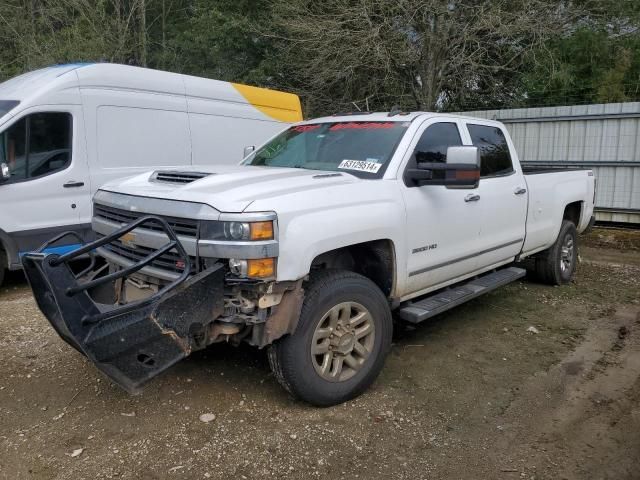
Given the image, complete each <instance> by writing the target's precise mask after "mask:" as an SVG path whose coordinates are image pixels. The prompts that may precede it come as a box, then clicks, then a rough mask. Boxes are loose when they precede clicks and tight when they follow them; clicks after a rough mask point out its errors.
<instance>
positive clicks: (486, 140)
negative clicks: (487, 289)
mask: <svg viewBox="0 0 640 480" xmlns="http://www.w3.org/2000/svg"><path fill="white" fill-rule="evenodd" d="M465 128H466V132H464V133H465V135H466V134H468V135H469V141H470V142H471V144H473V145H474V146H476V147H478V151H479V153H480V185H479V187H478V191H477V193H478V195H479V198H478V200H477V207H478V210H479V212H478V217H479V219H481V224H480V238H479V240H478V243H477V245H478V246H479V248H477V249H476V251H478V252H479V253H478V255H477V262H478V263H477V268H486V267H489V266H492V265H497V264H499V263H505V262H507V261H510V260H512V259H513V257H515V256H516V255H518V253H520V250H521V249H522V245H523V243H524V237H525V223H526V216H527V188H526V187H527V184H526V182H525V180H524V176H523V174H522V170H521V168H520V164H519V162H518V161H517V158H514V157H515V149H514V147H513V145H512V144H510V142H509V140H508V138H509V136H508V134H507V133H506V132H505V131H504V130H503V127H501V126H498V125H496V124H488V123H487V124H482V122H481V121H478V122H477V123H475V122H472V121H466V122H465Z"/></svg>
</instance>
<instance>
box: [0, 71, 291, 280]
mask: <svg viewBox="0 0 640 480" xmlns="http://www.w3.org/2000/svg"><path fill="white" fill-rule="evenodd" d="M301 119H302V112H301V108H300V100H299V98H298V97H297V96H296V95H293V94H289V93H284V92H277V91H273V90H267V89H262V88H256V87H250V86H247V85H239V84H234V83H228V82H221V81H217V80H209V79H205V78H198V77H191V76H187V75H180V74H176V73H168V72H161V71H157V70H149V69H145V68H138V67H130V66H126V65H115V64H74V65H60V66H54V67H49V68H44V69H42V70H36V71H33V72H30V73H26V74H24V75H20V76H18V77H15V78H13V79H11V80H8V81H6V82H4V83H1V84H0V167H1V170H0V205H1V207H0V249H1V250H0V283H1V282H2V277H3V276H4V271H5V268H9V269H19V268H21V266H20V261H19V259H20V255H21V254H22V253H24V252H27V251H30V250H34V249H36V248H38V246H39V245H41V244H42V243H43V242H44V241H46V240H48V239H50V238H52V237H54V236H55V235H56V234H57V233H59V232H63V231H66V230H74V231H76V232H78V234H79V235H80V237H81V238H82V239H83V240H87V239H89V235H90V232H91V224H90V222H91V198H92V196H93V194H94V193H95V192H96V190H98V188H99V187H100V186H101V185H102V184H103V183H105V182H107V181H109V180H112V179H115V178H118V177H124V176H128V175H134V174H136V173H138V172H143V171H147V170H149V169H153V168H155V167H164V168H163V169H164V170H166V167H168V166H176V167H177V166H182V165H192V164H193V165H195V164H217V163H223V162H227V163H228V162H229V161H233V159H238V161H240V160H241V159H242V157H243V148H244V147H245V146H249V145H258V144H261V143H263V142H264V141H266V140H267V139H268V138H270V137H271V136H273V135H275V134H276V133H277V132H279V131H280V130H282V129H283V128H285V127H286V126H287V124H288V123H290V122H296V121H300V120H301ZM174 180H175V181H180V179H179V178H176V179H174ZM78 243H79V239H77V238H76V239H72V238H65V239H62V240H61V241H60V242H58V243H57V244H56V245H55V246H52V247H50V249H49V250H48V251H54V252H66V251H69V250H71V249H73V248H75V247H76V246H77V244H78Z"/></svg>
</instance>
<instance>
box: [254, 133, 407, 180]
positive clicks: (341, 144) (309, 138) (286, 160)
mask: <svg viewBox="0 0 640 480" xmlns="http://www.w3.org/2000/svg"><path fill="white" fill-rule="evenodd" d="M408 126H409V122H332V123H315V124H311V125H297V126H294V127H291V128H289V129H288V130H285V131H284V132H282V133H281V134H280V135H278V136H277V137H275V138H274V139H273V140H271V141H270V142H269V143H267V144H266V145H264V146H263V147H262V148H260V149H258V150H257V151H256V152H254V153H253V154H252V155H250V156H249V157H247V159H246V160H245V161H244V164H245V165H257V166H267V167H291V168H305V169H309V170H329V171H335V172H346V173H351V174H353V175H355V176H358V177H361V178H381V177H382V175H383V174H384V171H385V170H386V168H387V164H388V162H389V160H390V159H391V157H392V155H393V153H394V151H395V149H396V147H397V146H398V143H399V142H400V139H401V138H402V135H404V133H405V131H406V130H407V127H408Z"/></svg>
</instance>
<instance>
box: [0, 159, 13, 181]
mask: <svg viewBox="0 0 640 480" xmlns="http://www.w3.org/2000/svg"><path fill="white" fill-rule="evenodd" d="M10 178H11V170H9V165H7V164H6V163H5V162H2V163H1V164H0V182H6V181H7V180H9V179H10Z"/></svg>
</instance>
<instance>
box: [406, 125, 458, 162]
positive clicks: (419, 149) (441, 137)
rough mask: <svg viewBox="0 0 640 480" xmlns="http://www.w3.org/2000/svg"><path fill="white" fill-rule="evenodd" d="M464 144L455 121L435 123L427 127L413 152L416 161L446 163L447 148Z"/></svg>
mask: <svg viewBox="0 0 640 480" xmlns="http://www.w3.org/2000/svg"><path fill="white" fill-rule="evenodd" d="M461 145H462V139H461V138H460V132H459V131H458V126H457V125H456V124H455V123H449V122H447V123H444V122H443V123H435V124H433V125H431V126H430V127H429V128H427V129H426V130H425V131H424V133H423V134H422V136H421V137H420V140H418V144H417V145H416V148H415V150H414V152H413V154H414V156H415V160H416V162H429V163H446V162H447V149H448V148H449V147H459V146H461Z"/></svg>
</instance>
